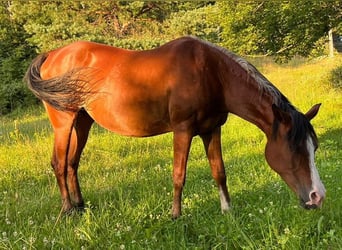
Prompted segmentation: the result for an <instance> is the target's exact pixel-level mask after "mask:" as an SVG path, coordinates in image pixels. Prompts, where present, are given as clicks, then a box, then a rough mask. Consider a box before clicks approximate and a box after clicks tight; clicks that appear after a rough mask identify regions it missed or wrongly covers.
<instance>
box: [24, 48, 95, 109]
mask: <svg viewBox="0 0 342 250" xmlns="http://www.w3.org/2000/svg"><path fill="white" fill-rule="evenodd" d="M47 56H48V55H47V54H41V55H39V56H37V57H36V58H35V59H34V60H33V61H32V63H31V65H30V67H29V68H28V69H27V72H26V74H25V77H24V81H26V83H27V86H28V88H29V89H30V90H31V91H32V92H33V94H34V95H35V96H37V97H38V98H39V99H41V100H43V101H44V102H46V103H48V104H49V105H51V106H52V107H54V108H55V109H57V110H61V111H71V112H76V111H78V110H80V109H81V108H82V106H84V104H85V102H86V100H87V98H88V96H89V94H90V93H91V91H90V87H89V82H88V81H86V80H85V78H86V75H84V74H83V75H82V74H81V71H82V72H83V71H84V70H85V69H76V70H72V71H69V72H67V73H66V74H64V75H61V76H58V77H53V78H50V79H47V80H43V79H42V78H41V76H40V67H41V66H42V64H43V63H44V62H45V60H46V58H47ZM82 78H83V79H82Z"/></svg>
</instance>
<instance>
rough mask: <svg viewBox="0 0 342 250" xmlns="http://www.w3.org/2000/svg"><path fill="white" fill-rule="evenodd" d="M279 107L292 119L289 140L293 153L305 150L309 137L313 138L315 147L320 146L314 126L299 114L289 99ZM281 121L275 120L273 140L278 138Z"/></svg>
mask: <svg viewBox="0 0 342 250" xmlns="http://www.w3.org/2000/svg"><path fill="white" fill-rule="evenodd" d="M279 107H280V109H281V110H283V111H284V112H286V113H288V114H289V115H290V117H291V123H292V124H291V129H290V130H289V132H288V135H287V139H288V142H289V146H290V149H291V150H292V151H293V152H298V150H301V149H304V150H305V147H306V143H307V141H308V137H310V138H311V140H312V143H313V145H314V147H317V146H318V139H317V135H316V133H315V130H314V128H313V126H312V125H311V123H310V121H309V120H308V119H307V117H306V116H305V115H304V114H303V113H301V112H299V111H298V110H297V109H296V108H295V107H294V106H293V105H292V104H291V103H289V102H288V100H287V99H283V100H281V102H280V103H279ZM279 124H280V121H278V120H275V121H274V123H273V132H272V135H273V138H274V139H276V138H277V134H278V128H279Z"/></svg>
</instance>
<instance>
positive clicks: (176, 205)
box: [172, 132, 192, 219]
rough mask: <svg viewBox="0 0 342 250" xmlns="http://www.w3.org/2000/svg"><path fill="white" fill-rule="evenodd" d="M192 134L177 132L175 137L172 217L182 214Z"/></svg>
mask: <svg viewBox="0 0 342 250" xmlns="http://www.w3.org/2000/svg"><path fill="white" fill-rule="evenodd" d="M191 140H192V135H191V134H189V133H186V132H175V133H174V137H173V151H174V156H173V161H174V162H173V203H172V217H173V218H174V219H175V218H177V217H179V216H180V215H181V202H182V191H183V186H184V183H185V176H186V164H187V160H188V156H189V150H190V144H191Z"/></svg>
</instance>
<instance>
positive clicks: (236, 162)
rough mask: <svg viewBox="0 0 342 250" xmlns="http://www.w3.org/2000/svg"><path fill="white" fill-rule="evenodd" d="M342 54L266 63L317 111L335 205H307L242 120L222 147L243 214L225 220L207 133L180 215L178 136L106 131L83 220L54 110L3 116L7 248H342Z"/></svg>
mask: <svg viewBox="0 0 342 250" xmlns="http://www.w3.org/2000/svg"><path fill="white" fill-rule="evenodd" d="M339 63H341V58H335V59H334V60H331V59H324V60H319V61H312V62H308V63H305V64H302V65H300V66H297V67H292V66H279V65H275V64H267V65H261V66H260V68H261V69H262V71H263V72H264V73H265V74H266V76H267V77H268V78H269V79H270V80H271V81H272V82H273V83H274V84H275V85H276V86H277V87H278V88H279V89H280V90H281V91H282V92H283V93H284V94H285V95H286V96H288V98H289V99H290V100H291V102H292V103H293V104H294V105H295V106H297V107H298V108H299V109H300V110H301V111H307V110H308V109H309V108H310V107H311V106H312V105H313V104H316V103H322V107H321V110H320V112H319V114H318V116H317V117H316V118H315V119H314V120H313V125H314V127H315V129H316V132H317V134H318V137H319V140H320V148H319V150H318V151H317V157H316V164H317V167H318V168H319V171H320V174H321V178H322V180H323V182H324V184H325V186H326V188H327V199H326V202H325V204H324V207H323V208H322V209H321V210H318V211H305V210H303V209H301V208H300V207H299V205H298V202H297V199H296V197H295V195H294V194H293V193H292V192H291V191H290V190H289V189H288V187H287V186H286V185H285V184H284V182H283V181H282V180H281V179H280V177H279V176H278V175H276V174H275V173H274V172H273V171H272V170H271V169H270V168H269V167H268V166H267V164H266V162H265V159H264V156H263V152H264V145H265V143H266V140H265V137H264V135H263V134H262V132H261V131H260V130H258V129H257V128H256V127H255V126H254V125H251V124H249V123H247V122H245V121H243V120H241V119H240V118H238V117H236V116H233V115H231V116H229V119H228V122H227V123H226V125H224V127H223V136H222V144H223V151H224V160H225V165H226V172H227V175H228V185H229V190H230V193H231V197H232V206H233V208H232V210H231V212H230V213H228V214H225V215H222V214H221V212H220V205H219V197H218V192H217V189H216V186H215V183H214V181H213V180H212V177H211V173H210V168H209V166H208V162H207V159H206V157H205V153H204V150H203V145H202V143H201V140H200V139H199V138H195V139H194V141H193V145H192V148H191V153H190V159H189V164H188V175H187V182H186V186H185V189H184V196H183V208H184V210H183V215H182V217H181V218H179V219H178V220H175V221H173V220H171V217H170V209H171V200H172V179H171V172H172V135H171V134H166V135H161V136H158V137H152V138H144V139H137V138H127V137H121V136H118V135H115V134H113V133H110V132H108V131H105V130H103V129H101V128H99V127H97V126H94V127H93V129H92V132H91V135H90V138H89V141H88V144H87V146H86V148H85V150H84V154H83V158H82V161H81V167H80V171H79V172H80V173H79V175H80V181H81V186H82V190H83V194H84V197H85V201H86V203H87V209H86V211H85V213H84V214H83V215H79V214H74V215H72V216H69V217H64V216H60V205H61V204H60V197H59V190H58V188H57V185H56V181H55V177H54V174H53V172H52V171H51V167H50V163H49V162H50V157H51V151H52V142H53V135H52V132H51V127H50V125H49V122H48V119H47V116H46V114H45V112H44V110H43V109H42V108H34V109H29V110H27V111H26V112H25V114H23V113H19V114H18V115H11V116H10V117H1V118H0V249H98V248H102V249H241V248H244V249H339V248H342V240H341V239H342V219H341V218H342V214H341V211H342V208H341V205H342V200H341V196H342V190H341V180H340V176H342V170H341V167H340V166H341V164H342V155H341V152H340V149H341V147H342V138H341V137H342V136H341V135H342V113H341V112H340V111H341V107H342V99H341V98H342V94H341V93H340V92H338V91H336V90H334V89H333V88H332V87H331V86H330V85H329V82H328V80H327V77H328V73H329V71H330V70H331V69H332V68H334V67H335V66H336V65H338V64H339Z"/></svg>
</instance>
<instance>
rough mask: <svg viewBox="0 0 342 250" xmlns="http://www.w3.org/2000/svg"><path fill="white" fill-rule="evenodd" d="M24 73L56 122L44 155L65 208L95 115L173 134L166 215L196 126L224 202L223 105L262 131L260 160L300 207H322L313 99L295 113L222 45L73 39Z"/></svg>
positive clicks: (115, 126)
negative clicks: (141, 46)
mask: <svg viewBox="0 0 342 250" xmlns="http://www.w3.org/2000/svg"><path fill="white" fill-rule="evenodd" d="M25 79H26V81H27V84H28V87H29V88H30V89H31V90H32V92H33V93H34V94H35V95H36V96H37V97H38V98H40V99H41V100H42V101H43V103H44V105H45V108H46V111H47V113H48V116H49V118H50V122H51V124H52V127H53V130H54V135H55V139H54V148H53V155H52V161H51V164H52V167H53V169H54V172H55V175H56V179H57V182H58V185H59V189H60V192H61V197H62V202H63V210H64V211H65V212H69V211H71V210H72V209H74V208H83V206H84V202H83V198H82V194H81V191H80V186H79V182H78V177H77V169H78V165H79V161H80V156H81V153H82V150H83V148H84V146H85V144H86V142H87V138H88V133H89V130H90V128H91V126H92V124H93V122H94V121H95V122H97V123H98V124H99V125H101V126H102V127H104V128H106V129H108V130H111V131H113V132H116V133H118V134H121V135H126V136H135V137H145V136H154V135H158V134H162V133H167V132H172V133H173V150H174V159H173V160H174V161H173V186H174V194H173V205H172V216H173V217H174V218H176V217H178V216H180V214H181V196H182V190H183V186H184V183H185V175H186V165H187V160H188V155H189V149H190V144H191V141H192V138H193V137H194V136H196V135H199V136H200V137H201V138H202V140H203V143H204V147H205V151H206V154H207V157H208V160H209V164H210V167H211V171H212V175H213V178H214V179H215V181H216V183H217V185H218V189H219V194H220V201H221V209H222V211H227V210H228V209H229V203H230V197H229V193H228V189H227V185H226V174H225V168H224V163H223V160H222V152H221V126H222V125H223V124H224V123H225V122H226V120H227V116H228V113H234V114H236V115H237V116H239V117H241V118H243V119H245V120H247V121H249V122H251V123H253V124H255V125H256V126H257V127H259V128H260V129H261V130H262V131H263V132H264V133H265V135H266V137H267V144H266V150H265V157H266V160H267V162H268V163H269V165H270V166H271V168H272V169H274V170H275V171H276V172H277V173H278V174H279V175H280V176H281V177H282V178H283V179H284V181H285V182H286V183H287V184H288V186H289V187H290V188H291V189H292V190H293V191H294V192H295V193H296V194H297V195H298V197H299V199H300V200H301V203H302V205H303V206H304V207H305V208H317V207H320V206H321V204H322V201H323V199H324V197H325V188H324V186H323V184H322V182H321V180H320V177H319V175H318V172H317V169H316V166H315V162H314V154H315V150H316V149H317V145H318V143H317V136H316V134H315V131H314V129H313V127H312V125H311V124H310V120H311V119H312V118H313V117H315V116H316V114H317V112H318V110H319V107H320V105H319V104H317V105H314V106H313V107H312V108H311V109H310V110H309V111H308V112H307V113H306V114H303V113H301V112H299V111H298V110H297V109H296V108H295V107H294V106H293V105H292V104H291V103H290V102H289V101H288V99H287V98H286V97H285V96H284V95H283V94H282V93H281V92H280V91H279V90H278V89H277V88H276V87H275V86H274V85H272V84H271V83H270V82H269V81H268V80H267V79H266V78H265V77H264V76H263V75H262V74H261V73H260V72H259V71H258V70H257V69H256V68H255V67H253V66H252V65H251V64H250V63H248V62H247V61H246V60H244V59H242V58H240V57H238V56H237V55H235V54H233V53H231V52H229V51H227V50H226V49H224V48H221V47H218V46H215V45H213V44H211V43H208V42H205V41H202V40H200V39H197V38H195V37H182V38H179V39H176V40H173V41H171V42H169V43H166V44H165V45H162V46H161V47H159V48H156V49H152V50H146V51H132V50H125V49H121V48H115V47H111V46H106V45H102V44H98V43H92V42H75V43H72V44H70V45H67V46H65V47H62V48H59V49H56V50H53V51H50V52H47V53H44V54H41V55H39V56H38V57H37V58H36V59H34V60H33V62H32V64H31V65H30V67H29V69H28V71H27V73H26V76H25Z"/></svg>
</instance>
